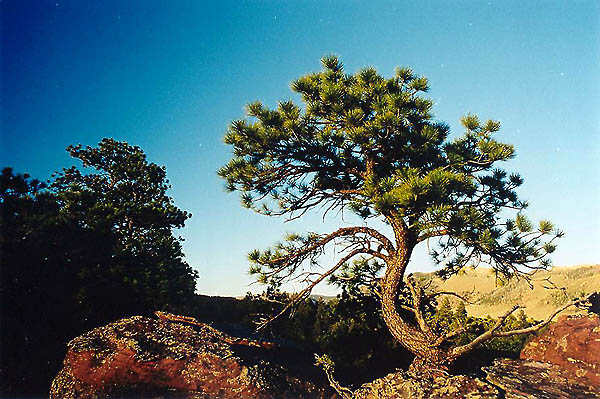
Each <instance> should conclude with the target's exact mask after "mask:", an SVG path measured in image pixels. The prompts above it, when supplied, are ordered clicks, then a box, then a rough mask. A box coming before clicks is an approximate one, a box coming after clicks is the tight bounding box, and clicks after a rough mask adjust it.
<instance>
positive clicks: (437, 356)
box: [382, 235, 452, 374]
mask: <svg viewBox="0 0 600 399" xmlns="http://www.w3.org/2000/svg"><path fill="white" fill-rule="evenodd" d="M399 238H400V239H399V240H398V244H402V245H399V247H398V250H397V253H396V254H394V255H395V256H394V257H393V258H391V259H390V261H389V262H388V264H387V268H386V271H385V276H384V278H383V287H382V315H383V319H384V321H385V324H386V325H387V327H388V329H389V330H390V332H391V334H392V336H393V337H394V338H395V339H396V340H397V341H398V342H399V343H400V344H401V345H402V346H404V347H405V348H406V349H408V350H409V351H410V352H412V353H413V354H414V355H415V359H414V361H413V363H412V364H411V366H410V369H409V370H410V371H413V372H416V373H427V374H431V373H432V372H433V373H435V372H436V371H439V370H442V371H445V370H446V369H447V366H448V364H450V363H451V362H452V360H451V359H450V357H449V356H448V355H449V353H448V352H447V351H445V350H443V349H440V348H439V347H437V346H435V345H434V342H435V341H436V337H435V336H434V335H433V334H431V332H428V331H422V330H421V329H420V328H418V327H417V326H416V325H413V324H412V323H411V322H410V321H407V320H405V319H404V318H403V317H402V315H401V314H400V313H399V312H398V309H397V307H396V300H397V298H398V293H399V290H400V288H401V287H400V285H401V284H402V279H403V277H404V272H405V270H406V266H407V265H408V261H409V259H410V255H411V253H412V246H411V245H410V243H409V242H408V240H407V239H406V237H405V235H402V236H400V237H399Z"/></svg>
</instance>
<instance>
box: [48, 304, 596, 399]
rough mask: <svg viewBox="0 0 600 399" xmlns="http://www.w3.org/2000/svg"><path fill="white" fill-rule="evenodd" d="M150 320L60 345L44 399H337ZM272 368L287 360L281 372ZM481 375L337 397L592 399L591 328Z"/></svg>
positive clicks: (559, 328)
mask: <svg viewBox="0 0 600 399" xmlns="http://www.w3.org/2000/svg"><path fill="white" fill-rule="evenodd" d="M158 316H159V317H160V320H154V319H150V318H146V317H141V316H135V317H131V318H127V319H123V320H119V321H117V322H114V323H111V324H108V325H106V326H104V327H100V328H96V329H95V330H92V331H90V332H89V333H86V334H84V335H82V336H80V337H77V338H75V339H74V340H72V341H71V342H69V344H68V352H67V355H66V358H65V361H64V366H63V369H62V370H61V371H60V372H59V374H58V375H57V377H56V378H55V380H54V381H53V383H52V387H51V392H50V397H51V398H52V399H58V398H66V399H71V398H73V399H74V398H84V399H92V398H94V399H95V398H98V399H100V398H109V397H111V398H114V397H136V398H143V397H146V398H170V397H171V398H173V397H177V398H181V399H184V398H189V399H192V398H197V399H200V398H224V399H227V398H259V399H260V398H333V397H337V396H336V395H335V393H334V392H333V390H332V389H331V388H329V387H328V386H327V385H326V383H325V382H324V379H323V378H322V377H323V375H322V373H319V371H318V370H316V369H315V368H314V366H312V362H311V361H310V360H309V359H304V360H299V359H300V358H297V359H294V357H293V356H292V357H290V353H282V352H281V350H282V348H278V347H277V346H276V345H274V344H273V343H268V342H262V341H254V340H249V339H243V338H236V337H232V336H230V335H227V334H225V333H223V332H221V331H219V330H216V329H214V328H212V327H211V326H209V325H206V324H203V323H198V322H196V321H195V320H194V319H192V318H186V317H183V316H174V315H169V314H164V313H159V314H158ZM190 324H191V325H190ZM281 359H292V360H291V362H288V364H287V365H284V364H281V363H280V361H281ZM311 369H312V370H313V374H310V373H309V374H307V373H306V371H307V370H311ZM483 370H484V372H485V373H486V375H487V377H486V378H485V379H484V378H476V377H474V376H445V377H436V378H430V379H418V378H414V377H411V376H410V375H409V374H408V373H406V372H404V371H398V372H395V373H391V374H388V375H387V376H385V377H383V378H379V379H377V380H375V381H373V382H370V383H368V384H364V385H362V386H361V387H360V388H359V389H357V390H356V391H354V392H353V393H350V391H349V390H348V392H343V393H342V394H341V396H343V397H350V396H351V397H353V398H356V399H367V398H417V399H418V398H482V399H486V398H490V399H491V398H505V399H517V398H519V399H523V398H531V399H534V398H535V399H559V398H565V399H566V398H569V399H577V398H594V397H596V398H600V384H599V381H600V374H599V371H600V320H599V319H598V316H586V317H581V316H579V317H573V316H571V317H563V318H561V319H559V321H558V322H557V323H555V324H553V325H552V326H551V327H550V328H549V329H548V330H547V331H546V332H544V333H543V334H541V335H539V336H538V337H536V338H534V339H532V340H531V341H530V342H529V343H528V344H527V345H526V347H525V349H524V350H523V351H522V353H521V359H497V360H495V361H494V363H493V365H491V366H489V367H485V368H484V369H483ZM318 375H321V378H319V377H318Z"/></svg>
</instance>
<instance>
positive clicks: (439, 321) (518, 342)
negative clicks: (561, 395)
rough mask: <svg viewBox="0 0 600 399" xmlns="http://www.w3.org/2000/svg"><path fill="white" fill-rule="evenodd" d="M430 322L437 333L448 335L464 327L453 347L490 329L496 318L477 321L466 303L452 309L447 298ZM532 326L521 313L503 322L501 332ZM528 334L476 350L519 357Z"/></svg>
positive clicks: (487, 343) (532, 321) (486, 343)
mask: <svg viewBox="0 0 600 399" xmlns="http://www.w3.org/2000/svg"><path fill="white" fill-rule="evenodd" d="M429 321H430V323H431V324H432V325H433V326H434V328H435V329H436V330H437V331H438V332H449V331H454V330H457V329H459V328H464V329H465V332H464V333H463V334H460V335H459V336H457V337H455V338H454V339H452V341H451V343H452V344H453V345H464V344H467V343H469V342H471V341H472V340H473V339H474V338H476V337H477V336H478V335H480V334H481V333H483V332H485V331H487V330H489V329H490V328H491V327H492V326H493V325H494V323H495V322H496V320H495V319H493V318H491V317H489V316H488V317H486V318H479V317H473V316H469V315H468V314H467V311H466V309H465V304H464V302H462V301H459V302H458V303H457V305H456V307H455V308H454V307H453V306H452V304H451V302H450V301H449V300H448V298H444V300H442V303H441V304H440V306H439V308H438V309H437V311H436V312H434V313H433V314H431V315H430V320H429ZM534 324H535V321H534V320H533V319H529V318H527V316H526V315H525V313H524V312H523V311H522V310H521V311H520V312H519V313H517V314H516V316H515V315H510V316H509V317H508V318H507V319H506V321H505V322H504V325H503V327H502V328H501V329H500V331H509V330H517V329H522V328H527V327H530V326H532V325H534ZM530 337H531V334H521V335H515V336H510V337H496V338H493V339H491V340H489V341H486V342H484V343H483V344H481V346H480V348H479V350H493V351H501V352H507V353H510V354H514V355H516V354H518V353H519V352H520V351H521V350H522V349H523V346H525V342H527V340H528V339H529V338H530Z"/></svg>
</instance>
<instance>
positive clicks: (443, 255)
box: [219, 56, 563, 371]
mask: <svg viewBox="0 0 600 399" xmlns="http://www.w3.org/2000/svg"><path fill="white" fill-rule="evenodd" d="M322 64H323V70H322V71H320V72H317V73H311V74H308V75H306V76H303V77H300V78H299V79H297V80H296V81H294V82H293V84H292V89H293V91H294V92H296V93H298V94H299V95H300V96H301V99H302V102H303V106H298V105H296V104H295V103H293V102H292V101H281V102H279V105H278V106H277V108H276V109H270V108H268V107H266V106H264V105H263V104H261V103H260V102H253V103H250V104H248V106H247V114H248V116H249V117H250V118H251V119H249V120H235V121H233V122H232V123H231V125H230V127H229V130H228V132H227V134H226V135H225V143H227V144H229V145H231V146H232V147H233V158H232V159H231V160H230V161H229V163H228V164H227V165H225V166H224V167H223V168H221V169H220V171H219V174H220V176H221V177H223V178H224V179H225V181H226V183H227V187H228V188H229V190H231V191H239V192H240V195H241V200H242V204H243V205H244V206H246V207H248V208H250V209H252V210H254V211H256V212H258V213H261V214H264V215H269V216H284V217H286V218H288V219H295V218H299V217H302V216H303V215H304V214H305V213H306V212H308V211H312V210H322V212H323V214H324V215H323V217H325V215H327V214H329V213H331V212H333V213H335V212H340V211H342V210H352V211H353V212H355V213H356V214H357V215H358V216H360V217H361V218H362V219H364V220H365V221H366V222H368V221H369V220H371V219H379V220H382V221H383V222H385V223H386V224H387V225H388V226H389V229H387V230H385V229H375V228H372V227H369V226H368V225H367V224H366V223H361V224H360V225H357V226H352V227H341V228H339V229H338V230H336V231H333V232H330V233H327V234H318V233H308V234H305V235H302V234H290V235H288V236H287V237H286V238H285V241H284V242H282V243H279V244H277V245H275V246H274V247H273V248H271V249H267V250H265V251H260V250H254V251H252V252H251V253H250V254H249V255H248V257H249V260H250V262H251V268H250V272H251V273H253V274H255V275H256V276H257V279H258V281H260V282H262V283H265V284H270V285H273V286H279V285H280V284H282V283H283V282H285V281H289V280H291V279H299V280H300V281H302V282H304V283H306V288H304V289H303V290H302V291H300V292H299V293H297V294H296V295H295V296H294V297H293V299H292V301H291V302H290V306H291V305H293V304H294V303H295V302H297V301H299V300H302V299H303V298H306V297H307V296H308V295H309V294H310V292H311V290H312V288H313V287H314V286H315V285H317V284H319V283H320V282H322V281H326V280H327V279H328V278H331V277H332V276H335V275H336V273H339V272H340V271H341V270H343V269H344V268H345V265H347V263H348V262H349V261H351V260H352V259H354V258H357V257H359V258H360V257H366V258H368V259H374V260H375V261H377V262H379V263H381V264H383V265H384V266H385V268H384V270H385V271H384V273H383V276H382V277H381V279H380V281H379V290H380V293H379V294H380V296H381V307H382V314H383V317H384V320H385V322H386V324H387V327H388V329H389V330H390V332H391V334H392V335H393V336H394V337H395V338H396V339H397V340H398V341H399V342H400V343H401V344H402V345H403V346H404V347H405V348H407V349H408V350H410V351H411V352H412V353H414V354H415V356H416V358H415V361H414V362H413V364H412V366H411V368H412V370H414V371H423V370H427V369H444V368H446V367H447V366H448V365H449V364H450V363H452V362H453V361H454V360H455V359H456V358H458V357H459V356H461V355H463V354H465V353H466V352H468V351H470V350H471V349H473V348H474V347H475V346H477V345H478V344H479V343H481V342H483V341H485V340H488V339H490V338H491V337H492V336H496V335H497V334H499V331H498V329H499V327H500V326H501V325H502V323H503V322H504V320H505V319H506V317H508V315H509V314H506V315H503V316H502V317H501V318H500V319H499V324H500V325H499V326H494V327H492V329H490V330H489V331H487V332H486V333H484V334H482V335H481V336H479V337H477V338H476V339H474V340H473V341H472V342H470V343H469V344H466V345H461V346H457V347H451V346H450V347H449V344H450V342H449V340H450V339H451V338H452V337H455V336H456V335H457V334H460V333H461V331H449V332H447V333H446V334H439V333H436V332H434V331H433V330H432V329H431V328H430V326H429V325H428V323H427V320H426V317H425V315H424V314H423V309H424V308H425V307H426V306H427V302H428V301H429V300H430V299H431V298H432V297H434V296H435V295H436V294H435V293H431V292H429V291H428V290H426V289H425V288H426V287H422V286H420V285H419V284H418V283H417V282H416V281H414V280H413V279H412V278H409V277H408V276H405V272H406V267H407V265H408V262H409V260H410V258H411V254H412V252H413V249H414V248H415V247H416V246H417V245H419V244H422V243H424V242H426V241H427V242H429V241H432V242H433V241H434V240H437V245H435V246H433V249H432V251H431V255H432V256H433V258H434V259H435V260H436V261H437V262H438V264H439V265H440V271H439V272H440V275H442V276H444V277H448V276H451V275H453V274H455V273H457V272H458V271H460V270H461V269H462V268H464V267H466V266H471V265H479V264H487V265H489V266H491V267H493V268H494V269H495V270H496V271H497V272H498V273H500V274H502V275H505V276H514V275H519V276H524V275H525V274H524V272H525V271H528V270H532V269H537V268H545V267H547V266H548V265H550V261H549V259H548V254H550V253H552V252H553V251H554V248H555V246H554V240H555V239H556V238H558V237H560V236H562V234H563V233H562V232H561V231H559V230H558V229H555V227H554V226H553V225H552V223H550V222H549V221H541V222H540V223H539V225H537V226H534V224H533V223H532V222H530V221H529V219H527V217H526V216H525V215H524V213H523V210H524V209H525V208H526V206H527V203H526V202H524V201H521V200H520V199H519V198H518V196H517V193H516V191H515V189H516V188H517V187H519V186H520V185H521V184H522V183H523V180H522V178H521V177H520V176H519V175H518V174H508V173H507V172H505V171H504V170H502V169H500V168H499V167H498V164H499V163H501V162H503V161H507V160H509V159H511V158H513V157H514V155H515V150H514V148H513V146H512V145H509V144H505V143H502V142H500V141H497V140H496V139H495V135H496V133H497V132H498V131H499V129H500V123H498V122H496V121H493V120H488V121H486V122H482V121H480V119H479V118H478V117H477V116H475V115H472V114H468V115H467V116H465V117H463V118H462V119H461V123H462V125H463V126H464V128H465V133H464V134H463V135H462V136H460V137H457V138H455V139H453V140H450V139H448V136H449V133H450V131H449V127H448V126H447V125H446V124H444V123H441V122H437V121H435V120H434V119H433V114H432V108H433V103H432V101H431V100H429V99H427V98H425V97H424V96H423V95H422V93H424V92H426V91H427V90H428V82H427V79H426V78H424V77H421V76H417V75H416V74H415V73H414V72H413V71H412V70H411V69H408V68H401V69H397V70H396V72H395V74H394V76H392V77H391V78H385V77H382V76H381V75H379V74H378V73H377V71H376V70H375V69H373V68H365V69H362V70H361V71H359V72H358V73H356V74H347V73H346V72H345V70H344V66H343V65H342V63H341V62H340V61H339V60H338V58H337V57H335V56H327V57H324V58H323V59H322ZM510 212H512V215H513V216H512V217H511V218H508V219H502V217H503V216H505V215H507V214H509V213H510ZM388 231H391V235H390V234H389V233H388ZM333 245H335V248H336V249H337V251H338V256H339V259H338V261H337V262H336V263H335V264H333V265H329V266H328V267H327V268H326V269H325V271H322V270H319V269H318V268H317V267H316V266H319V265H320V264H321V263H320V257H321V255H323V253H324V252H325V249H326V248H327V247H329V246H333ZM346 269H347V267H346ZM334 279H335V277H334ZM399 297H400V298H399ZM399 299H400V300H399ZM406 310H408V313H407V312H406ZM515 310H516V308H515V309H514V310H512V311H511V312H510V313H512V312H514V311H515ZM544 322H549V320H548V321H544ZM520 332H522V331H517V332H516V333H520ZM502 334H508V333H506V332H502Z"/></svg>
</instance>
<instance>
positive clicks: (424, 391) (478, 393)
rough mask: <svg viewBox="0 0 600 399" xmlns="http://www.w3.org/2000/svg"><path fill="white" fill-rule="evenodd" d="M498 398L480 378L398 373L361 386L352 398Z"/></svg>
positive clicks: (492, 388)
mask: <svg viewBox="0 0 600 399" xmlns="http://www.w3.org/2000/svg"><path fill="white" fill-rule="evenodd" d="M379 398H381V399H383V398H397V399H428V398H431V399H446V398H447V399H451V398H456V399H459V398H467V399H468V398H473V399H475V398H478V399H499V398H500V393H499V391H498V390H497V389H496V388H495V387H493V386H492V385H490V384H488V383H486V382H484V381H482V380H480V379H479V378H475V377H469V376H463V375H457V376H452V377H437V378H431V379H416V378H413V377H410V376H409V375H408V373H406V372H403V371H398V372H395V373H390V374H388V375H386V376H385V377H383V378H378V379H376V380H375V381H373V382H370V383H367V384H364V385H362V386H361V387H360V388H359V389H357V390H356V391H355V392H354V399H379Z"/></svg>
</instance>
